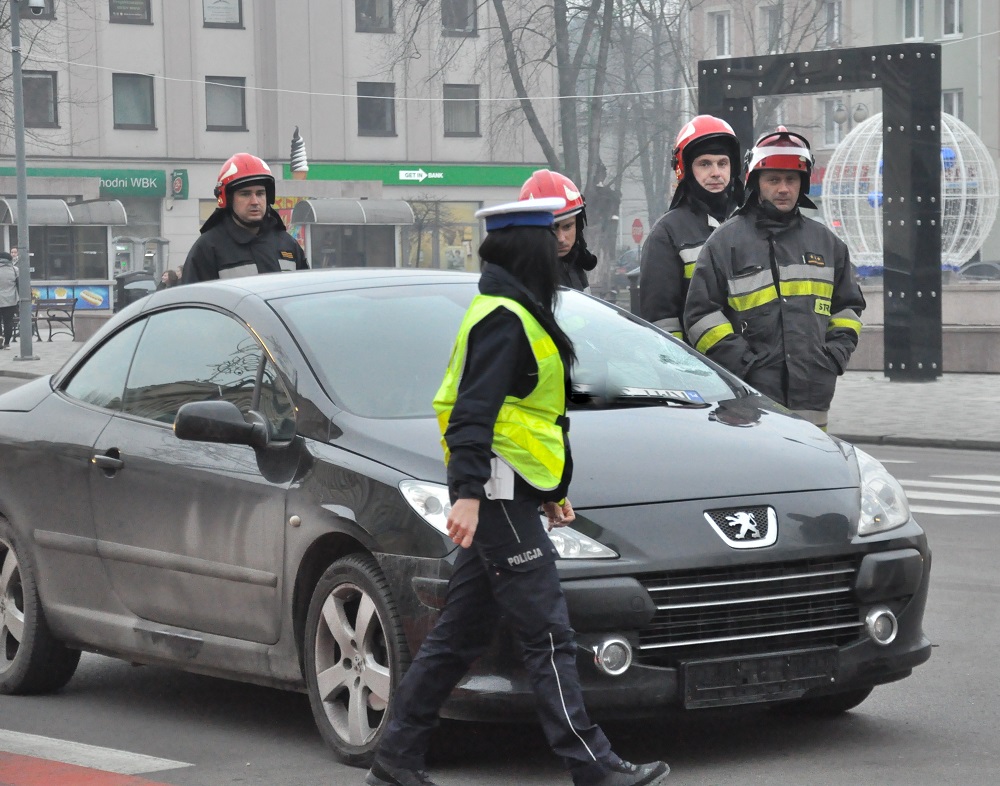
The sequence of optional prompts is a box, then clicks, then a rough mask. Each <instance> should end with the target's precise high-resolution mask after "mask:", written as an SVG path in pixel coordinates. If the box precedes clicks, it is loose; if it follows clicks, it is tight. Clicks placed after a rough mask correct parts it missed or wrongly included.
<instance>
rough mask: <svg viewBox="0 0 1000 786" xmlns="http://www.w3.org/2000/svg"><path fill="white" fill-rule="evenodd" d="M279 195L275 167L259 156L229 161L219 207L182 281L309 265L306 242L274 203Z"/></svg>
mask: <svg viewBox="0 0 1000 786" xmlns="http://www.w3.org/2000/svg"><path fill="white" fill-rule="evenodd" d="M274 195H275V188H274V176H273V175H272V174H271V169H270V168H269V167H268V165H267V164H265V163H264V162H263V161H261V159H259V158H257V156H253V155H250V154H249V153H237V154H236V155H235V156H233V157H232V158H230V159H229V160H228V161H226V163H225V164H223V165H222V170H221V171H220V172H219V180H218V182H217V183H216V185H215V198H216V200H217V204H218V207H217V208H216V209H215V212H214V213H212V215H211V216H209V217H208V220H207V221H206V222H205V223H204V224H203V225H202V227H201V236H200V237H199V238H198V239H197V240H196V241H195V242H194V245H193V246H191V250H190V251H189V252H188V256H187V260H186V261H185V262H184V272H183V274H182V278H181V283H182V284H190V283H193V282H195V281H210V280H212V279H217V278H235V277H237V276H251V275H254V274H255V273H277V272H280V271H283V270H306V269H307V268H308V267H309V265H308V263H307V262H306V255H305V252H304V251H303V250H302V246H300V245H299V244H298V243H296V242H295V239H294V238H292V236H291V235H289V234H288V232H287V231H285V224H284V222H283V221H282V220H281V216H279V215H278V212H277V211H276V210H275V209H274V208H273V207H272V205H273V204H274Z"/></svg>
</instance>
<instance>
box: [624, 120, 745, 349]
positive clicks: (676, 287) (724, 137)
mask: <svg viewBox="0 0 1000 786" xmlns="http://www.w3.org/2000/svg"><path fill="white" fill-rule="evenodd" d="M740 163H741V160H740V142H739V140H738V139H737V138H736V134H735V133H734V132H733V129H732V126H730V125H729V123H727V122H726V121H725V120H720V119H719V118H717V117H712V115H698V116H697V117H696V118H694V119H693V120H691V121H689V122H688V123H686V124H685V125H684V127H683V128H682V129H681V130H680V132H679V133H678V134H677V141H676V142H675V143H674V153H673V167H674V174H675V175H676V176H677V188H676V189H675V190H674V196H673V199H672V200H671V202H670V208H669V209H668V210H667V212H666V213H664V214H663V215H662V216H661V217H660V219H659V221H657V222H656V224H654V225H653V229H652V230H651V231H650V233H649V238H648V239H647V240H646V243H645V245H644V246H643V247H642V257H641V259H640V262H639V312H640V316H641V317H642V318H643V319H645V320H648V321H649V322H652V323H653V324H655V325H658V326H659V327H662V328H663V329H664V330H668V331H670V332H671V333H672V334H673V335H674V336H676V337H677V338H683V337H684V334H683V328H682V325H681V319H682V318H683V316H684V298H685V297H686V296H687V290H688V284H689V283H690V281H691V273H692V272H693V271H694V263H695V260H696V259H698V252H699V251H701V247H702V246H703V245H704V243H705V241H706V240H707V239H708V236H709V235H711V234H712V232H713V231H714V230H715V228H716V227H718V226H719V225H721V224H722V222H723V221H725V220H726V219H727V218H728V217H729V216H730V215H731V214H732V213H733V211H734V210H736V208H737V207H739V204H740V198H741V197H742V195H743V185H742V183H741V182H740V179H739V166H740Z"/></svg>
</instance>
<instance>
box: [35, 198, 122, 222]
mask: <svg viewBox="0 0 1000 786" xmlns="http://www.w3.org/2000/svg"><path fill="white" fill-rule="evenodd" d="M69 212H70V215H71V216H73V223H74V224H86V225H88V226H125V225H126V224H127V223H128V216H127V215H126V214H125V206H124V205H123V204H122V203H121V202H119V201H118V200H117V199H97V200H94V201H93V202H74V203H73V204H72V205H70V206H69ZM29 214H30V211H29Z"/></svg>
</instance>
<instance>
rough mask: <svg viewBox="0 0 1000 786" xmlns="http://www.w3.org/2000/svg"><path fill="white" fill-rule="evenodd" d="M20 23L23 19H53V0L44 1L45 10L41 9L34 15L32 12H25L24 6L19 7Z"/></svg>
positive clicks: (54, 13) (54, 12) (54, 16)
mask: <svg viewBox="0 0 1000 786" xmlns="http://www.w3.org/2000/svg"><path fill="white" fill-rule="evenodd" d="M21 8H22V11H21V21H22V22H23V21H24V20H25V19H55V18H56V11H55V0H45V8H43V9H42V11H41V13H38V14H36V13H35V12H34V10H32V11H25V10H23V9H24V6H21Z"/></svg>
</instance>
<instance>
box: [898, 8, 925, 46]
mask: <svg viewBox="0 0 1000 786" xmlns="http://www.w3.org/2000/svg"><path fill="white" fill-rule="evenodd" d="M902 3H903V40H905V41H913V40H919V39H922V38H923V37H924V0H902Z"/></svg>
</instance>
